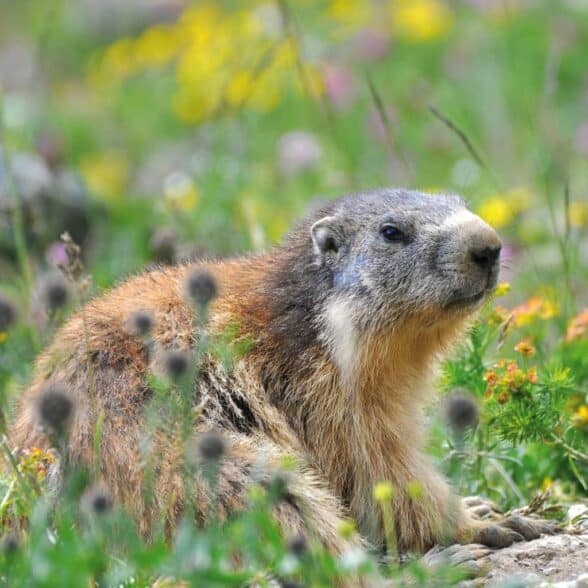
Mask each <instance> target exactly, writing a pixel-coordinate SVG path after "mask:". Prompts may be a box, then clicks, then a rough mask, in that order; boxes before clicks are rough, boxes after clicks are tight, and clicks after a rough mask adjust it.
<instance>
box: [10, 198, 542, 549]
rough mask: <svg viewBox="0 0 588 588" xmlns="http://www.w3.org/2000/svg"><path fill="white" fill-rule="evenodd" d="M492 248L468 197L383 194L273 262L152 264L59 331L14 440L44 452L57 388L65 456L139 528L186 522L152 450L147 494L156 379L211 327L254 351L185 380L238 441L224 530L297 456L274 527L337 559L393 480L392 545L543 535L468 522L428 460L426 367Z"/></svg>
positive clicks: (227, 475)
mask: <svg viewBox="0 0 588 588" xmlns="http://www.w3.org/2000/svg"><path fill="white" fill-rule="evenodd" d="M500 249H501V241H500V239H499V237H498V236H497V234H496V232H495V231H494V230H493V229H492V228H491V227H490V226H488V225H487V224H486V223H485V222H484V221H482V220H481V219H480V218H479V217H478V216H476V215H475V214H473V213H472V212H470V211H469V210H468V209H467V207H466V205H465V204H464V201H463V200H462V199H461V198H460V197H458V196H455V195H442V194H436V195H428V194H424V193H420V192H415V191H407V190H393V189H381V190H375V191H370V192H366V193H361V194H354V195H349V196H344V197H341V198H339V199H336V200H332V201H330V202H328V203H327V204H325V205H323V206H322V207H321V208H318V209H316V210H315V211H313V212H312V213H311V214H309V216H308V217H307V218H306V219H305V220H304V221H303V222H302V223H301V224H300V225H299V226H298V227H297V228H296V229H294V230H293V231H292V232H291V233H290V234H289V235H288V236H287V237H286V238H285V240H284V242H283V244H282V245H280V246H278V247H276V248H275V249H274V250H272V251H271V252H270V253H268V254H266V255H256V256H251V257H244V258H237V259H233V260H228V261H220V262H202V263H194V264H189V265H184V266H180V267H170V268H163V269H158V270H154V271H148V272H147V273H143V274H142V275H139V276H137V277H134V278H132V279H129V280H128V281H126V282H124V283H123V284H121V285H119V286H118V287H116V288H114V289H113V290H111V291H109V292H106V293H105V294H103V295H101V296H99V297H97V298H96V299H95V300H93V301H91V302H90V303H89V304H88V305H87V306H86V307H85V309H84V310H82V311H80V312H78V313H77V314H76V315H74V316H73V317H72V318H71V319H70V320H69V321H68V322H67V323H66V324H65V325H64V326H63V327H62V328H61V329H60V330H59V332H58V334H57V335H56V337H55V341H54V343H53V344H52V345H51V346H50V347H49V348H48V349H47V350H46V351H45V352H44V353H43V354H42V355H41V357H40V358H39V360H38V362H37V366H36V372H35V377H34V381H33V383H32V385H31V386H30V387H29V388H28V390H26V392H25V393H24V395H23V397H22V399H21V402H20V404H19V407H18V411H17V416H16V421H15V423H14V425H13V428H12V433H11V441H12V443H13V445H14V446H16V447H19V448H27V447H33V446H36V447H48V445H49V441H48V439H47V437H46V436H45V435H44V433H43V431H42V430H41V429H40V428H39V426H38V416H37V409H36V405H37V402H38V398H39V395H40V394H41V392H42V391H43V390H46V389H47V386H48V385H51V384H54V385H63V386H65V387H66V388H67V389H69V390H70V393H71V394H72V395H73V396H74V397H75V401H76V404H77V410H76V413H75V415H74V417H73V419H72V422H71V425H70V432H69V442H68V446H69V457H68V459H69V460H70V461H71V462H72V463H81V464H86V465H91V467H92V468H94V471H99V472H100V476H101V478H102V479H103V480H104V482H105V483H106V484H107V486H108V487H109V488H110V490H111V492H112V493H113V496H114V499H115V501H118V503H120V504H122V505H124V506H125V507H126V508H128V509H129V510H130V511H131V512H132V513H133V514H134V516H136V518H137V520H138V521H139V524H140V526H141V528H142V529H143V530H145V531H147V529H148V528H149V519H150V517H151V516H153V513H154V512H164V513H165V516H166V517H167V520H168V522H169V523H170V525H173V524H174V523H175V522H176V521H177V520H178V517H180V516H181V514H182V512H183V511H184V505H183V498H182V496H183V488H182V482H181V479H180V478H181V477H180V476H179V474H178V470H177V469H175V468H174V466H173V465H172V464H173V463H174V459H172V458H171V457H170V456H169V455H159V456H158V457H157V459H158V460H160V462H159V463H158V464H157V465H156V468H155V470H156V479H155V482H154V484H155V492H154V501H155V503H154V504H150V505H147V504H146V503H145V501H144V498H143V493H142V484H143V465H142V464H143V463H144V459H143V458H142V456H141V450H140V447H139V445H140V441H141V436H142V431H143V430H144V418H145V417H144V411H145V408H146V406H147V405H148V403H149V402H150V398H151V396H152V395H153V390H152V388H151V386H150V381H151V380H150V379H149V374H150V373H152V372H153V371H155V372H158V370H159V371H160V367H161V366H160V364H161V354H160V353H158V352H157V350H158V349H159V350H166V349H167V350H169V349H181V350H188V349H194V348H195V346H196V345H197V344H198V340H199V338H200V337H201V336H202V333H203V332H204V331H203V329H205V330H206V332H207V334H208V335H207V336H208V337H210V336H213V335H214V334H215V333H217V334H218V333H222V332H227V328H228V327H230V329H229V331H230V332H231V334H232V337H233V338H234V339H235V340H238V341H246V342H248V344H247V346H246V349H245V351H244V352H243V353H242V354H241V355H239V356H237V357H236V358H235V360H234V362H233V365H232V367H231V368H228V367H227V366H226V365H225V364H224V363H223V362H222V361H220V360H219V359H218V358H217V357H215V356H214V354H212V353H205V355H204V357H203V358H202V362H201V365H200V367H199V370H198V375H197V377H195V378H194V381H193V382H192V387H193V390H194V399H195V400H194V402H198V403H199V407H200V409H199V410H200V412H199V415H200V416H199V417H198V419H197V421H196V423H195V424H194V430H195V431H209V430H217V431H221V432H222V434H223V435H224V436H225V438H226V439H227V442H228V445H229V447H230V449H229V450H228V452H227V454H226V455H225V457H224V459H223V462H222V466H221V467H220V472H219V480H218V498H217V501H216V503H215V505H216V514H217V516H220V517H221V519H222V518H224V517H227V516H228V515H230V514H231V513H232V512H235V511H236V510H238V509H240V508H243V507H244V505H245V504H246V501H247V489H248V487H249V486H250V485H251V484H252V482H253V480H254V478H255V476H256V475H258V474H256V473H255V472H256V471H257V469H258V467H257V466H258V464H259V463H264V464H269V465H270V466H271V465H272V464H274V465H278V464H279V463H280V460H281V459H282V458H283V457H284V456H293V457H294V458H295V461H296V463H297V464H298V465H297V469H296V470H295V471H294V472H292V473H291V474H290V478H289V481H288V492H289V500H288V501H286V502H285V503H284V504H281V505H280V506H279V507H278V508H277V510H276V513H275V516H276V518H277V520H278V521H279V523H280V524H281V526H282V527H283V529H284V531H285V533H292V534H293V533H306V534H308V535H310V536H313V537H316V538H318V539H319V540H320V541H321V542H322V543H323V544H324V545H325V546H326V547H327V548H328V549H330V550H331V551H332V552H333V553H336V554H338V553H341V552H342V551H343V549H345V547H346V544H347V543H346V541H347V540H345V539H343V538H342V537H341V536H340V533H339V531H338V529H339V526H340V523H341V521H342V518H343V517H352V518H353V519H354V520H355V521H356V524H357V527H358V529H359V532H360V535H361V536H362V537H363V539H364V540H365V541H366V543H368V542H369V544H372V545H375V546H382V545H383V544H384V542H385V538H384V531H383V525H382V520H381V516H380V509H379V508H378V505H377V504H375V503H374V499H373V497H372V491H373V487H374V484H376V483H377V482H379V481H383V480H387V481H390V482H391V483H392V484H393V486H394V489H395V492H394V496H393V498H392V503H393V512H394V521H395V525H396V535H397V542H398V548H399V549H400V550H418V551H425V550H427V549H428V548H430V547H431V546H433V545H435V544H437V543H439V542H440V541H441V540H442V539H447V534H448V533H449V536H450V538H451V539H453V540H454V541H456V542H461V543H467V542H476V543H483V544H486V545H490V546H495V547H496V546H497V547H500V546H504V545H508V544H510V543H512V542H513V541H515V540H520V539H522V538H523V537H521V535H524V536H525V537H526V538H529V537H532V536H538V533H539V531H542V530H544V528H543V527H541V526H540V524H538V523H533V522H529V521H528V520H524V521H521V520H520V519H518V522H517V521H515V522H513V521H507V522H505V523H501V524H496V523H492V522H483V521H475V520H473V518H472V517H471V516H470V515H469V514H468V513H467V511H466V509H465V507H463V506H461V502H460V501H457V500H455V501H454V500H453V499H452V493H451V490H450V488H449V486H448V484H447V482H446V481H445V480H444V479H443V477H442V476H441V475H440V474H439V473H437V471H436V470H435V469H434V467H433V466H432V464H431V463H430V461H429V459H428V457H427V455H426V454H425V453H424V449H423V415H422V410H423V406H424V405H425V403H426V401H427V398H428V396H429V388H430V382H431V379H432V376H433V374H434V368H435V366H436V365H437V363H438V361H439V359H440V358H441V357H443V355H444V354H445V353H446V351H447V350H448V349H450V347H451V345H452V343H454V342H455V341H456V340H458V339H459V337H460V336H461V335H462V334H463V333H464V330H465V329H466V328H467V325H468V323H469V322H470V320H471V318H472V317H473V316H474V315H475V313H476V310H477V309H479V307H480V305H481V304H482V303H483V302H484V300H486V299H487V297H488V295H489V294H490V293H491V292H492V290H493V288H494V286H495V284H496V281H497V275H498V269H499V268H498V266H499V254H500ZM197 269H202V270H205V271H207V272H209V273H210V274H212V276H214V279H215V281H216V284H217V288H218V296H217V297H216V298H215V299H214V300H213V301H212V303H211V305H210V308H209V312H208V321H207V323H206V326H205V327H204V326H203V325H202V324H200V326H199V327H198V328H196V329H195V324H198V321H197V317H196V316H195V311H194V308H193V306H192V305H191V304H190V303H189V301H187V298H186V293H185V282H186V279H187V277H188V276H189V275H190V274H191V273H192V272H194V271H195V270H197ZM137 310H142V311H147V312H149V313H151V314H152V316H153V319H154V326H153V332H152V340H153V343H154V345H155V352H151V353H149V349H148V348H147V347H148V346H147V344H146V343H145V341H144V340H143V339H142V338H141V337H139V336H137V335H134V334H132V333H130V332H129V329H128V319H129V316H130V315H131V314H132V313H133V312H134V311H137ZM151 351H153V350H151ZM158 362H159V365H158ZM98 420H100V422H101V438H100V439H101V442H100V447H99V451H98V452H96V451H95V448H94V447H93V444H94V429H95V425H96V422H97V421H98ZM170 451H171V450H170ZM414 482H416V483H418V485H419V488H420V495H421V496H420V498H419V499H415V497H414V496H411V492H410V487H411V483H414ZM413 487H414V486H413ZM191 490H192V493H193V496H194V498H193V501H194V504H193V505H192V506H193V508H194V511H195V516H196V517H197V519H198V521H199V523H201V524H205V523H206V519H207V516H208V512H209V509H208V507H207V506H206V504H205V502H206V500H207V490H206V487H204V486H203V481H202V480H201V479H199V478H198V479H195V480H194V482H193V488H192V489H191ZM519 533H520V534H519Z"/></svg>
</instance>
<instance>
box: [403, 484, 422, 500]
mask: <svg viewBox="0 0 588 588" xmlns="http://www.w3.org/2000/svg"><path fill="white" fill-rule="evenodd" d="M406 493H407V494H408V497H409V498H412V499H413V500H418V499H420V498H422V497H423V485H422V483H421V482H419V481H418V480H412V481H411V482H409V483H408V484H407V485H406Z"/></svg>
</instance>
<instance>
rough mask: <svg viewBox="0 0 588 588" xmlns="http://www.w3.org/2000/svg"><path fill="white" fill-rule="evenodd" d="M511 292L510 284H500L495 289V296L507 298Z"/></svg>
mask: <svg viewBox="0 0 588 588" xmlns="http://www.w3.org/2000/svg"><path fill="white" fill-rule="evenodd" d="M509 292H510V284H509V283H508V282H500V284H498V286H496V288H495V289H494V296H496V297H498V296H505V295H506V294H508V293H509Z"/></svg>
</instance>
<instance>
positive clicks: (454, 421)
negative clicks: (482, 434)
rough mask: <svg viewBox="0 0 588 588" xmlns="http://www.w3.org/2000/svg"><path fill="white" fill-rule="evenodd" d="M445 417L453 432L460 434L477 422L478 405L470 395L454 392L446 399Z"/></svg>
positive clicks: (458, 391)
mask: <svg viewBox="0 0 588 588" xmlns="http://www.w3.org/2000/svg"><path fill="white" fill-rule="evenodd" d="M445 417H446V419H447V422H448V423H449V425H450V426H451V427H452V428H453V429H454V430H455V431H457V432H462V431H464V430H465V429H468V428H470V427H473V426H475V424H476V423H477V422H478V405H477V403H476V401H475V400H474V398H473V396H472V395H470V394H466V393H464V392H463V391H461V390H456V391H454V392H453V393H452V394H451V396H449V397H448V398H447V401H446V405H445Z"/></svg>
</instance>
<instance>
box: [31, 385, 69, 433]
mask: <svg viewBox="0 0 588 588" xmlns="http://www.w3.org/2000/svg"><path fill="white" fill-rule="evenodd" d="M73 409H74V406H73V402H72V399H71V397H70V395H69V394H68V392H67V391H66V390H65V388H64V387H62V386H60V385H59V384H49V385H48V386H47V387H46V388H45V389H44V390H43V391H42V392H41V398H40V400H39V418H40V420H41V423H43V425H44V426H46V427H47V428H48V429H51V430H52V431H55V432H58V433H61V432H63V430H64V429H65V427H66V426H67V424H68V422H69V420H70V418H71V415H72V413H73Z"/></svg>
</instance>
